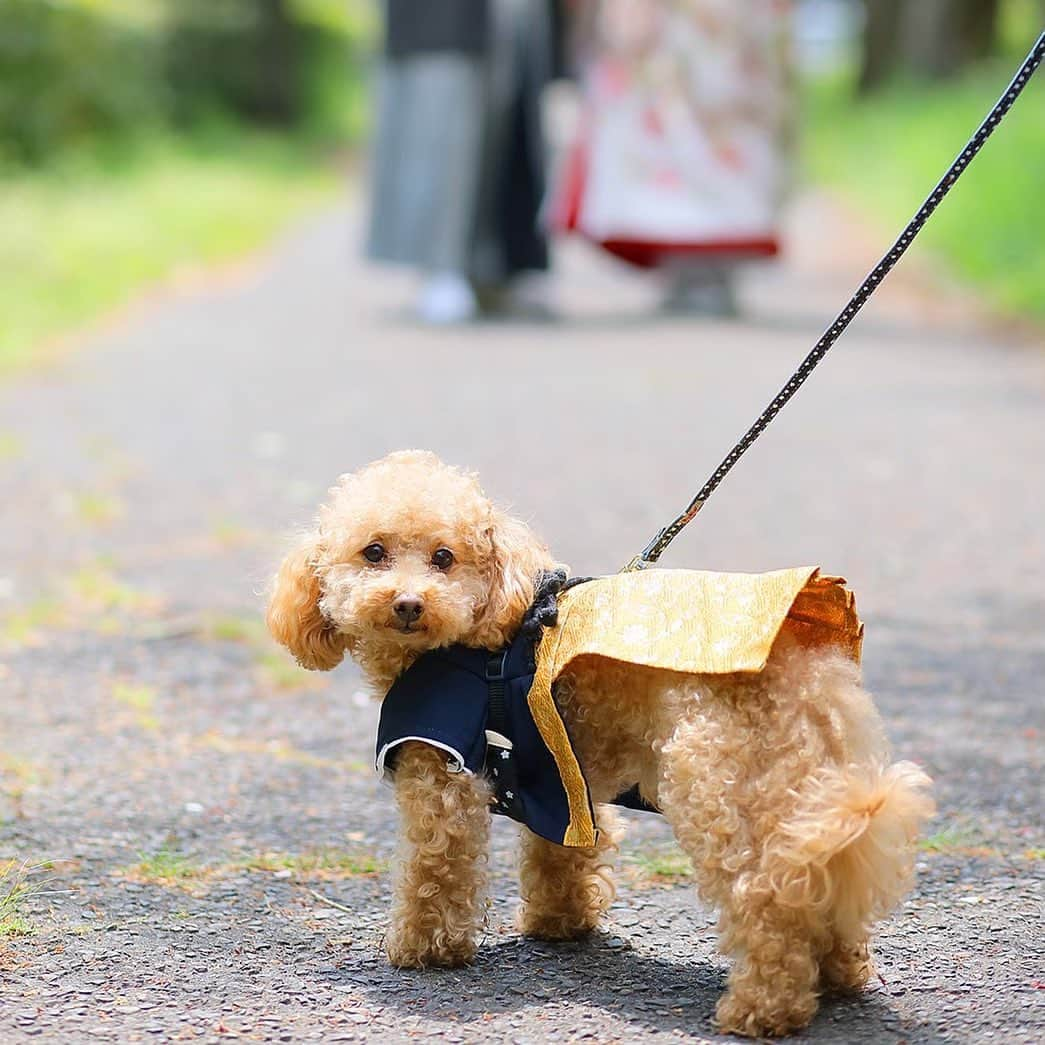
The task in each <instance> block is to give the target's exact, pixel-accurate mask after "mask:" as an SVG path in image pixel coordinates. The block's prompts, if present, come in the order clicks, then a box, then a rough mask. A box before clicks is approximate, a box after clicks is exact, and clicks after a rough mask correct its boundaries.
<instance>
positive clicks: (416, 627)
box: [385, 621, 428, 635]
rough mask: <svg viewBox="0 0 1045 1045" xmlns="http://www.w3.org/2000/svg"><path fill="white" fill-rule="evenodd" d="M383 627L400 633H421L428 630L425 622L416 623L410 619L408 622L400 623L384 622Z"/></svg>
mask: <svg viewBox="0 0 1045 1045" xmlns="http://www.w3.org/2000/svg"><path fill="white" fill-rule="evenodd" d="M385 627H386V628H390V629H391V630H392V631H397V632H399V634H400V635H423V634H424V633H425V632H426V631H428V625H427V624H418V623H417V622H416V621H411V622H410V623H408V624H401V623H400V622H399V621H395V622H394V623H391V624H386V625H385Z"/></svg>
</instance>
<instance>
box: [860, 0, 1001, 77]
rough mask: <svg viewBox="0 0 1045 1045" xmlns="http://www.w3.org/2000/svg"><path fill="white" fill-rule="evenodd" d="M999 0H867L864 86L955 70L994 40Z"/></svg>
mask: <svg viewBox="0 0 1045 1045" xmlns="http://www.w3.org/2000/svg"><path fill="white" fill-rule="evenodd" d="M999 6H1000V3H999V0H865V11H866V16H867V19H866V24H865V28H864V37H863V62H862V68H861V74H860V83H859V86H860V90H861V91H870V90H874V89H875V88H876V87H879V86H881V85H882V84H883V83H885V82H886V81H887V80H888V79H889V78H890V77H891V76H893V75H894V74H897V73H902V74H904V75H907V76H911V77H915V78H920V79H926V78H927V79H933V80H940V79H944V78H946V77H948V76H953V75H955V74H956V73H958V72H960V71H961V70H962V69H964V68H965V67H966V66H967V65H968V64H969V63H970V62H974V61H977V60H978V59H980V58H984V57H986V56H987V55H988V54H990V52H991V49H992V47H993V46H994V39H995V33H996V29H997V21H998V8H999Z"/></svg>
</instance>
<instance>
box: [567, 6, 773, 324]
mask: <svg viewBox="0 0 1045 1045" xmlns="http://www.w3.org/2000/svg"><path fill="white" fill-rule="evenodd" d="M791 7H792V5H791V3H790V2H789V0H578V2H576V3H574V5H573V7H572V13H573V15H574V18H575V26H574V30H575V35H576V36H577V37H578V41H579V42H578V48H579V59H580V64H581V68H582V82H583V93H584V103H583V111H582V116H581V119H580V122H579V129H578V133H577V137H576V141H575V142H574V144H573V147H572V148H571V149H570V152H569V156H568V158H567V161H566V163H565V164H564V170H563V172H562V177H561V178H560V179H559V180H558V185H557V188H556V192H555V195H554V198H553V200H552V201H551V207H550V216H551V222H552V225H553V227H554V228H556V229H558V230H560V231H563V230H565V231H574V232H578V233H580V234H582V235H584V236H585V237H587V238H588V239H590V240H592V241H593V242H594V243H596V244H598V245H600V246H601V247H603V248H604V249H605V250H607V251H609V252H610V253H612V254H614V255H616V256H617V257H620V258H622V259H623V260H625V261H627V262H629V263H631V264H633V265H636V266H639V267H642V268H648V269H655V270H658V271H659V272H661V273H663V275H664V278H665V282H666V297H665V306H666V307H668V308H669V309H671V310H682V311H688V312H697V313H705V314H711V315H734V314H735V313H736V307H737V306H736V296H735V279H736V273H737V270H738V269H739V268H740V267H741V266H742V265H743V264H744V263H745V262H747V261H750V260H753V259H759V258H766V257H771V256H773V255H775V254H776V253H777V252H778V250H779V232H778V212H779V207H780V204H781V199H782V196H783V190H784V187H785V183H786V180H787V170H788V162H787V161H788V152H789V144H790V140H791V137H792V134H791V125H792V112H793V99H792V93H793V91H792V86H793V85H792V79H793V78H792V73H791V65H790V47H789V38H790V17H791Z"/></svg>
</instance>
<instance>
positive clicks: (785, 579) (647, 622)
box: [528, 566, 863, 846]
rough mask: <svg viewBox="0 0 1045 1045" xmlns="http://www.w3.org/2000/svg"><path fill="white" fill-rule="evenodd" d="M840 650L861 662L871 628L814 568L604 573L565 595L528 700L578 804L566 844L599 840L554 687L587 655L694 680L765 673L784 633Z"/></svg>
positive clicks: (843, 592) (848, 596)
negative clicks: (865, 635)
mask: <svg viewBox="0 0 1045 1045" xmlns="http://www.w3.org/2000/svg"><path fill="white" fill-rule="evenodd" d="M783 632H787V633H789V634H791V635H793V636H794V637H795V638H796V639H797V640H798V641H799V642H801V643H802V644H804V645H808V646H834V647H836V648H837V649H838V650H839V651H841V652H842V653H844V654H845V655H847V656H849V657H851V658H852V659H853V660H856V661H859V659H860V648H861V642H862V638H863V625H862V624H861V622H860V618H859V617H858V616H857V614H856V604H855V600H854V598H853V594H852V592H850V591H849V590H848V589H847V588H846V587H845V581H844V580H843V579H842V578H840V577H827V576H822V575H821V574H820V571H819V569H817V568H816V567H813V566H800V567H797V568H794V569H789V570H776V571H774V572H772V573H709V572H705V571H699V570H645V571H639V572H634V573H618V574H615V575H613V576H611V577H599V578H596V579H594V580H591V581H587V582H586V583H584V584H581V585H578V586H577V587H574V588H571V589H569V590H568V591H567V592H565V593H564V594H563V595H562V596H560V598H559V622H558V625H557V626H556V627H554V628H551V629H549V630H548V631H546V632H545V634H544V637H543V639H542V640H541V644H540V646H539V647H538V653H537V672H536V675H535V677H534V682H533V687H532V688H531V690H530V694H529V697H528V703H529V706H530V711H531V713H532V715H533V718H534V721H535V722H536V724H537V728H538V729H539V730H540V733H541V736H542V737H543V739H544V742H545V743H546V744H547V746H548V748H549V750H550V751H551V753H552V755H553V757H554V758H555V762H556V766H557V767H558V769H559V773H560V775H561V776H562V780H563V783H564V785H565V787H566V792H567V796H568V798H569V804H570V825H569V828H568V830H567V832H566V835H565V837H564V839H563V844H564V845H569V846H592V845H594V844H595V841H596V831H595V825H594V823H593V818H592V812H591V802H590V799H589V796H588V789H587V785H586V783H585V781H584V776H583V774H582V773H581V769H580V766H579V764H578V762H577V759H576V756H575V755H574V753H573V749H572V747H571V746H570V742H569V738H568V736H567V734H566V728H565V726H564V725H563V722H562V719H561V717H560V716H559V712H558V710H557V709H556V707H555V702H554V700H553V699H552V687H553V686H554V685H555V682H556V680H557V679H558V678H559V677H560V676H561V675H562V673H563V672H564V671H565V670H566V669H567V668H568V667H569V666H570V664H571V663H572V662H573V661H574V660H575V659H576V658H577V657H580V656H594V657H605V658H607V659H609V660H614V661H619V662H623V663H626V664H635V665H638V666H642V667H647V668H660V669H662V670H665V671H672V672H682V673H686V674H695V675H697V674H699V675H706V674H712V675H714V674H726V673H731V672H738V671H745V672H759V671H761V670H762V669H763V668H764V667H765V665H766V661H767V660H768V659H769V654H770V651H771V650H772V648H773V644H774V643H775V642H776V640H777V638H778V636H779V635H781V634H782V633H783Z"/></svg>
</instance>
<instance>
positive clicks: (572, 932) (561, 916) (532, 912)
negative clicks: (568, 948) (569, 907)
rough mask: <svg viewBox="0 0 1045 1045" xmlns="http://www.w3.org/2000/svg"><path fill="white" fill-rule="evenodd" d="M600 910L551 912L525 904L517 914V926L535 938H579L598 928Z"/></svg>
mask: <svg viewBox="0 0 1045 1045" xmlns="http://www.w3.org/2000/svg"><path fill="white" fill-rule="evenodd" d="M601 914H602V911H601V909H600V910H588V911H584V912H577V911H570V912H568V913H563V912H549V911H539V910H537V909H536V908H534V907H532V906H530V905H528V904H523V906H522V907H520V908H519V912H518V914H517V915H516V916H515V925H516V928H517V929H518V930H519V932H520V933H522V935H523V936H528V937H530V939H533V940H559V941H563V940H579V939H581V938H582V937H584V936H589V935H590V934H591V933H592V932H594V931H595V929H596V928H598V925H599V916H600V915H601Z"/></svg>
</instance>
